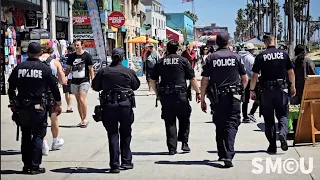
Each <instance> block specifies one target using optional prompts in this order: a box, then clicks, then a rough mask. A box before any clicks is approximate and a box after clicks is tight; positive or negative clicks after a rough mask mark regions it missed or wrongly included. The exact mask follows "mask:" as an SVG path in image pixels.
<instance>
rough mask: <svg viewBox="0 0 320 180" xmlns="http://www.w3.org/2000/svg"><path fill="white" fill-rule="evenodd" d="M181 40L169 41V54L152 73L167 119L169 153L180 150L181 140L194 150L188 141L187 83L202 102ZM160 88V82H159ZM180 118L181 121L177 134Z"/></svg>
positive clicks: (183, 148) (185, 148)
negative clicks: (178, 145)
mask: <svg viewBox="0 0 320 180" xmlns="http://www.w3.org/2000/svg"><path fill="white" fill-rule="evenodd" d="M178 48H179V43H178V41H175V40H171V41H169V42H168V43H167V51H168V53H169V55H168V56H166V57H164V58H162V59H161V60H160V62H159V63H157V64H156V66H155V69H154V71H153V73H152V74H151V86H152V88H153V89H154V91H155V92H156V94H157V97H159V98H160V102H161V105H162V115H161V117H162V119H163V120H164V122H165V127H166V135H167V146H168V150H169V155H174V154H176V153H177V142H178V141H180V142H182V147H181V149H182V150H183V151H190V148H189V145H188V140H189V132H190V115H191V106H190V104H189V101H188V97H187V92H186V91H187V83H186V80H187V79H188V80H190V84H191V85H192V86H193V88H194V89H195V90H196V100H197V101H198V102H200V90H199V86H198V83H197V80H196V78H195V74H194V70H193V69H192V67H191V64H190V63H189V62H188V60H187V59H185V58H183V57H181V56H179V55H177V52H178ZM159 77H160V80H161V81H160V82H159V89H157V88H156V83H157V81H159ZM176 118H178V120H179V132H178V136H177V127H176Z"/></svg>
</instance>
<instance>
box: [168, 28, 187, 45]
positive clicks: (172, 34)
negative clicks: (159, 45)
mask: <svg viewBox="0 0 320 180" xmlns="http://www.w3.org/2000/svg"><path fill="white" fill-rule="evenodd" d="M166 33H167V40H168V41H170V40H176V41H178V42H183V35H182V34H181V33H179V32H178V31H176V30H174V29H171V28H169V27H167V28H166Z"/></svg>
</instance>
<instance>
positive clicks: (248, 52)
mask: <svg viewBox="0 0 320 180" xmlns="http://www.w3.org/2000/svg"><path fill="white" fill-rule="evenodd" d="M253 53H254V45H253V44H252V43H247V44H246V45H245V51H240V52H239V55H240V57H241V61H242V63H243V65H244V68H245V70H246V74H247V76H248V79H249V82H248V84H250V79H251V76H252V67H253V63H254V59H255V58H254V57H253ZM249 89H250V86H247V87H246V89H245V91H244V98H243V99H244V102H243V103H242V117H243V120H242V122H243V123H251V122H257V120H256V118H255V117H254V114H251V113H249V114H248V105H249V102H250V91H249Z"/></svg>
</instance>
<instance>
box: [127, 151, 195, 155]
mask: <svg viewBox="0 0 320 180" xmlns="http://www.w3.org/2000/svg"><path fill="white" fill-rule="evenodd" d="M187 153H189V152H178V153H177V154H187ZM132 155H134V156H162V155H169V152H132Z"/></svg>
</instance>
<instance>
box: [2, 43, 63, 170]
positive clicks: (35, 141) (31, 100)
mask: <svg viewBox="0 0 320 180" xmlns="http://www.w3.org/2000/svg"><path fill="white" fill-rule="evenodd" d="M40 53H41V47H40V44H39V43H36V42H32V43H30V44H29V46H28V57H29V58H28V59H27V61H25V62H23V63H21V64H19V65H18V66H17V67H16V68H14V70H13V71H12V74H11V75H10V77H9V80H8V82H9V90H8V91H9V100H10V104H11V105H13V104H15V106H13V107H15V108H16V109H12V110H13V111H18V113H19V118H18V121H19V122H20V124H21V131H22V142H21V153H22V161H23V163H24V167H23V170H22V171H23V173H28V174H40V173H45V168H40V164H41V160H42V145H43V138H44V137H45V135H46V132H47V117H48V114H47V109H46V97H45V96H46V93H47V90H48V87H49V89H50V90H51V92H52V95H53V98H54V100H55V101H56V102H57V108H58V109H60V110H61V96H60V92H59V88H58V86H57V79H56V77H54V76H53V75H52V72H51V69H50V67H48V66H47V65H45V64H44V63H42V62H41V61H40V60H39V56H40ZM16 89H17V90H18V95H17V96H16V92H15V90H16ZM17 104H18V105H19V106H17Z"/></svg>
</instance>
